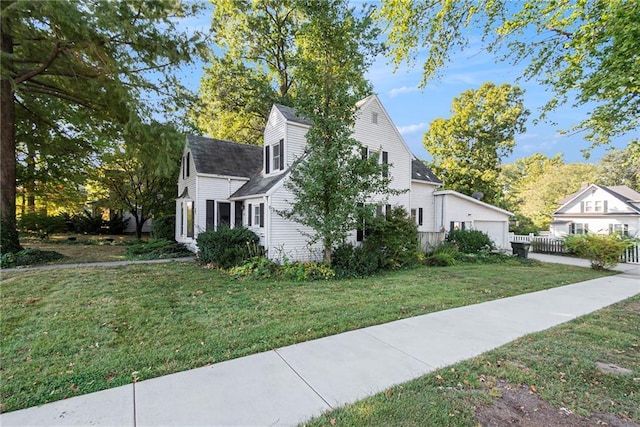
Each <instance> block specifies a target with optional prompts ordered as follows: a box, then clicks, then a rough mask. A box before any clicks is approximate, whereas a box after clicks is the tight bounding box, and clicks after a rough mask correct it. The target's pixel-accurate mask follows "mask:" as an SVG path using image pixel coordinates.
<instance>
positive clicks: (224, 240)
mask: <svg viewBox="0 0 640 427" xmlns="http://www.w3.org/2000/svg"><path fill="white" fill-rule="evenodd" d="M259 242H260V238H259V237H258V236H257V235H256V233H254V232H253V231H251V230H249V229H248V228H244V227H236V228H229V227H220V228H218V230H216V231H205V232H203V233H200V234H198V238H197V244H198V261H199V262H200V263H202V264H215V265H216V266H218V267H220V268H231V267H235V266H240V265H242V264H243V263H244V262H245V261H247V260H249V259H251V258H253V257H254V256H256V255H260V252H261V250H260V248H259V247H258V243H259Z"/></svg>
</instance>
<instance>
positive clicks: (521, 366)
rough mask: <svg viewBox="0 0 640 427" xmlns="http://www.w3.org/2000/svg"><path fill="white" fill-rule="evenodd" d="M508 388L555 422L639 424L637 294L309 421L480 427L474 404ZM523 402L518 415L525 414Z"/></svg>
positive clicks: (312, 426)
mask: <svg viewBox="0 0 640 427" xmlns="http://www.w3.org/2000/svg"><path fill="white" fill-rule="evenodd" d="M596 362H605V363H612V364H615V365H617V366H620V367H624V368H627V369H630V370H632V374H631V375H626V376H620V375H613V374H605V373H602V372H600V371H599V370H597V369H596ZM505 385H506V386H509V387H510V388H511V389H512V390H514V389H516V390H518V389H519V390H525V392H524V396H525V398H524V399H523V401H524V400H526V399H530V398H531V393H533V394H535V395H537V396H539V397H540V398H541V399H542V400H543V401H545V402H547V403H549V404H551V405H552V407H553V408H552V410H550V411H548V413H547V415H550V416H551V420H553V421H557V420H558V419H560V418H562V417H563V415H559V414H560V413H561V411H560V408H566V409H567V410H568V411H570V412H572V413H574V414H575V415H577V416H581V417H586V418H589V416H591V415H592V414H613V415H616V416H617V417H619V419H622V420H626V421H628V420H630V419H631V420H633V421H635V423H640V296H637V297H634V298H630V299H628V300H627V301H624V302H621V303H618V304H615V305H613V306H611V307H608V308H606V309H603V310H600V311H598V312H596V313H593V314H591V315H587V316H584V317H581V318H579V319H576V320H573V321H571V322H569V323H566V324H563V325H560V326H557V327H555V328H553V329H550V330H548V331H545V332H539V333H536V334H532V335H529V336H526V337H523V338H521V339H519V340H516V341H514V342H513V343H510V344H508V345H505V346H503V347H500V348H498V349H496V350H493V351H490V352H488V353H485V354H483V355H481V356H478V357H476V358H475V359H471V360H469V361H466V362H462V363H458V364H456V365H453V366H450V367H447V368H443V369H441V370H439V371H437V372H433V373H431V374H429V375H426V376H424V377H422V378H419V379H417V380H414V381H411V382H408V383H405V384H402V385H400V386H397V387H394V388H391V389H389V390H387V391H385V392H383V393H380V394H377V395H375V396H372V397H369V398H367V399H364V400H362V401H359V402H356V403H354V404H351V405H347V406H346V407H344V408H341V409H338V410H335V411H332V412H328V413H326V414H325V415H324V416H322V417H319V418H316V419H314V420H312V421H311V422H309V423H306V424H305V425H306V426H307V427H317V426H334V425H335V426H374V425H385V426H423V425H429V426H436V427H437V426H476V425H479V424H478V421H477V420H476V416H475V411H474V408H475V407H483V408H484V409H485V410H486V409H489V408H495V407H489V406H487V405H489V404H490V403H491V402H493V400H494V398H496V397H500V396H502V394H503V393H504V392H505ZM519 386H520V387H519ZM534 392H535V393H534ZM510 398H513V395H512V394H510ZM519 403H520V402H517V403H516V405H515V409H516V411H515V412H516V414H517V413H518V412H523V411H521V410H520V408H521V407H520V406H519ZM538 408H540V407H539V406H537V407H536V409H534V411H535V410H538ZM539 410H543V409H542V408H540V409H539ZM534 411H530V413H529V414H528V415H525V414H522V416H523V417H531V416H535V415H538V414H535V415H532V413H533V412H534ZM596 416H599V415H596ZM494 421H495V419H494ZM574 423H575V424H574ZM496 425H502V424H496ZM513 425H522V424H519V423H515V422H513ZM527 425H548V423H546V422H545V423H541V422H533V423H529V424H527ZM553 425H556V424H553ZM561 425H563V426H564V425H580V426H582V425H631V424H622V423H620V424H612V423H607V424H603V423H602V422H598V420H597V419H587V420H586V422H585V423H584V424H578V422H577V421H573V422H567V421H565V424H561ZM634 425H636V424H634Z"/></svg>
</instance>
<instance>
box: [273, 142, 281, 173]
mask: <svg viewBox="0 0 640 427" xmlns="http://www.w3.org/2000/svg"><path fill="white" fill-rule="evenodd" d="M280 144H281V142H279V143H277V144H276V145H274V146H273V170H274V171H277V170H280V162H281V159H280Z"/></svg>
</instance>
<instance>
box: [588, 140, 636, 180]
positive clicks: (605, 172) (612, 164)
mask: <svg viewBox="0 0 640 427" xmlns="http://www.w3.org/2000/svg"><path fill="white" fill-rule="evenodd" d="M597 184H601V185H606V186H613V185H626V186H628V187H629V188H632V189H634V190H636V191H640V141H636V142H635V144H633V143H632V144H629V146H628V147H627V148H625V149H624V150H616V149H613V150H609V151H608V152H607V154H605V155H604V157H602V159H600V162H599V163H598V179H597Z"/></svg>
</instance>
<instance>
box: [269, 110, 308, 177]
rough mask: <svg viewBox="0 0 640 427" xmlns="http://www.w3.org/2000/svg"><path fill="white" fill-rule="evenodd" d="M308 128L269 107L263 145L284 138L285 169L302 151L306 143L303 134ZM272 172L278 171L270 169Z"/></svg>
mask: <svg viewBox="0 0 640 427" xmlns="http://www.w3.org/2000/svg"><path fill="white" fill-rule="evenodd" d="M308 129H309V128H308V127H307V126H304V125H301V124H299V123H289V122H287V121H286V119H285V118H284V116H283V115H282V114H281V113H280V112H279V111H278V109H277V108H275V107H274V108H272V109H271V114H270V115H269V121H268V122H267V126H266V127H265V129H264V145H265V146H266V145H269V146H273V145H274V144H277V143H278V142H279V141H280V140H281V139H283V140H284V156H285V159H286V161H285V165H284V169H285V170H286V169H287V168H288V167H289V166H291V165H292V164H293V162H294V161H295V160H296V159H298V158H299V157H300V156H301V155H302V153H303V152H304V148H305V145H306V138H305V135H306V133H307V130H308ZM272 150H273V149H272ZM263 164H264V159H263ZM274 172H275V173H278V171H270V173H274Z"/></svg>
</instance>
